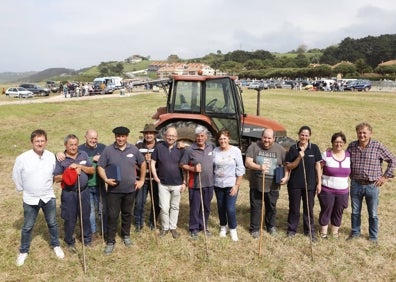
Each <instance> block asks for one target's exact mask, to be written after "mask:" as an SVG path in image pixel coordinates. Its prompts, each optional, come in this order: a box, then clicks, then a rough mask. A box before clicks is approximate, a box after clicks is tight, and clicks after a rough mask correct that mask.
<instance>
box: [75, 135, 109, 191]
mask: <svg viewBox="0 0 396 282" xmlns="http://www.w3.org/2000/svg"><path fill="white" fill-rule="evenodd" d="M105 147H106V145H105V144H102V143H97V145H96V147H95V148H91V147H88V146H87V145H86V144H85V143H84V144H81V145H80V146H78V150H79V151H84V152H86V153H87V154H88V156H89V160H90V161H91V162H92V165H93V166H94V167H95V173H93V174H90V175H89V176H88V186H98V184H99V182H98V181H99V180H100V177H98V176H97V173H96V166H97V163H96V162H94V161H93V157H94V156H96V155H100V154H101V153H102V152H103V150H104V148H105Z"/></svg>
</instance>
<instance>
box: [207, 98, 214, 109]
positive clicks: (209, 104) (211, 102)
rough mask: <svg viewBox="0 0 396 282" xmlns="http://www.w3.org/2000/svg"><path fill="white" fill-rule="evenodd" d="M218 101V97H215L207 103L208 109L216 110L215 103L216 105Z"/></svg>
mask: <svg viewBox="0 0 396 282" xmlns="http://www.w3.org/2000/svg"><path fill="white" fill-rule="evenodd" d="M216 103H217V98H214V99H213V100H211V101H210V102H209V103H208V104H206V108H207V109H208V110H212V111H213V110H214V109H215V106H214V105H216Z"/></svg>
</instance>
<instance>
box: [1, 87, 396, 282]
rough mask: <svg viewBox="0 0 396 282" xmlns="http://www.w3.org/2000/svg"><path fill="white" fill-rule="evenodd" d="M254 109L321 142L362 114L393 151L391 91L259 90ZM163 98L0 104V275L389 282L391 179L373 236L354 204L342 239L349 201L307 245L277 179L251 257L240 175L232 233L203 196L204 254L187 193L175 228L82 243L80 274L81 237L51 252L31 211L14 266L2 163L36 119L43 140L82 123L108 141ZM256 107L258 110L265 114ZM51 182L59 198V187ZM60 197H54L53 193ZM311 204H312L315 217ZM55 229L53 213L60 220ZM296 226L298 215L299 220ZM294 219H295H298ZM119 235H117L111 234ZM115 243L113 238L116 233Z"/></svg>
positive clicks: (12, 202)
mask: <svg viewBox="0 0 396 282" xmlns="http://www.w3.org/2000/svg"><path fill="white" fill-rule="evenodd" d="M243 95H244V101H245V108H246V109H247V112H249V113H255V101H256V97H255V92H249V91H246V92H245V93H244V94H243ZM261 101H262V104H261V113H263V115H265V116H267V117H269V118H272V119H276V120H278V121H280V122H281V123H283V124H284V125H285V126H286V127H287V128H288V132H289V136H291V137H296V136H297V130H298V128H299V127H300V126H301V125H304V124H307V125H309V126H311V128H312V130H313V135H312V141H313V142H314V143H317V144H318V145H319V146H320V148H321V149H322V150H323V149H325V148H326V147H327V146H329V143H330V142H329V139H330V136H331V134H332V133H334V132H335V131H338V130H342V131H344V132H345V133H346V135H347V138H348V140H349V141H351V140H353V139H355V134H354V126H355V125H356V124H357V123H358V122H361V121H364V120H365V121H368V122H370V123H371V124H372V125H373V127H374V137H375V138H376V139H378V140H380V141H382V142H383V143H384V144H385V145H386V146H387V147H388V148H389V149H391V150H392V152H394V153H396V123H395V122H394V117H395V115H394V109H395V108H396V105H395V104H396V102H395V101H396V100H395V94H394V93H379V92H369V93H323V92H320V93H312V92H306V91H304V92H291V91H286V90H274V91H264V92H262V99H261ZM164 103H165V99H164V96H163V95H162V94H147V95H146V94H145V95H139V96H133V97H122V98H115V99H100V100H89V101H83V100H77V99H75V100H68V102H59V103H48V104H24V105H3V106H0V108H1V111H0V120H1V121H0V129H1V130H0V136H1V140H2V142H1V143H0V160H1V162H0V179H1V180H0V192H1V195H2V196H1V199H0V238H2V240H1V245H0V254H1V255H0V280H2V281H33V280H34V281H131V280H132V281H186V280H187V281H192V280H195V281H346V280H348V281H366V280H369V281H395V280H396V270H395V260H396V257H395V256H396V250H395V246H396V236H395V234H396V220H395V217H394V214H395V209H394V202H395V200H396V196H395V192H394V191H395V188H396V187H395V183H394V181H393V182H389V183H387V184H386V185H385V186H384V187H383V188H381V190H382V193H381V196H380V197H381V199H380V209H379V217H380V235H379V238H380V245H379V246H373V245H371V244H369V242H368V240H367V229H368V226H367V213H366V210H365V209H364V210H363V219H362V222H363V226H362V227H363V235H364V236H363V238H361V239H358V240H356V241H353V242H346V241H345V238H346V237H347V235H348V233H349V231H350V208H348V209H347V210H346V212H345V216H344V222H343V225H342V228H341V236H340V238H339V239H333V238H330V239H329V240H327V241H320V242H318V243H316V244H314V246H313V260H311V248H310V244H309V241H308V239H307V238H306V237H304V236H301V235H298V236H297V237H296V238H295V239H293V240H289V239H287V238H286V236H285V230H286V218H287V205H288V200H287V191H286V187H284V188H282V190H281V196H280V199H279V202H278V208H279V210H278V229H279V235H278V236H276V237H270V236H269V235H267V234H264V240H263V255H262V256H261V257H258V240H253V239H252V238H251V236H250V235H249V233H248V227H249V200H248V183H247V181H246V180H244V181H243V185H242V189H241V192H240V196H239V199H238V202H237V205H238V207H237V209H238V210H237V216H238V221H239V227H238V228H239V229H238V230H239V237H240V241H239V242H236V243H234V242H231V240H230V239H229V238H227V239H222V238H219V237H218V236H217V232H218V230H217V228H218V219H217V211H216V200H215V198H214V199H213V202H212V211H213V212H212V215H211V217H210V220H209V228H210V230H211V231H212V232H213V233H214V236H212V237H211V238H208V249H209V257H208V258H206V256H205V244H204V240H203V237H201V238H200V239H199V240H198V241H192V240H191V239H190V238H189V236H188V235H189V234H188V199H187V194H184V195H183V197H182V203H181V212H180V218H179V228H180V232H181V234H182V236H181V237H180V238H179V239H178V240H173V239H172V238H171V236H168V237H166V238H162V239H159V240H158V245H157V244H156V243H155V242H156V241H155V237H154V234H153V233H152V232H150V231H149V230H148V229H147V228H145V229H143V232H142V233H141V234H139V235H137V234H135V233H132V234H131V235H132V238H133V241H134V245H133V247H132V248H130V249H127V248H125V247H124V246H123V245H122V244H121V243H118V244H117V245H116V249H115V252H114V253H113V254H112V255H111V256H105V255H103V245H102V244H101V243H97V244H95V245H94V246H93V247H92V248H89V249H86V253H87V263H88V273H87V274H84V273H83V268H82V263H81V262H82V257H81V245H79V244H78V245H77V248H78V250H79V254H78V255H73V254H69V253H67V252H66V258H65V259H64V260H63V261H60V260H58V259H56V257H55V255H54V254H53V253H52V251H51V250H50V248H49V246H48V234H47V228H46V224H45V221H44V219H43V216H42V214H41V213H40V215H39V217H38V221H37V223H36V226H35V229H34V232H33V240H32V246H31V250H30V254H29V257H28V259H27V260H26V263H25V265H24V266H22V267H20V268H17V267H16V266H15V258H16V255H17V253H18V247H19V240H20V229H21V226H22V223H23V214H22V197H21V194H18V193H17V192H15V189H14V186H13V183H12V181H11V177H10V175H11V170H12V165H13V162H14V160H15V157H16V156H17V155H18V154H19V153H21V152H22V151H24V150H26V149H28V148H29V140H28V139H29V134H30V132H31V131H32V130H34V129H36V128H44V129H46V130H47V131H48V133H49V146H48V147H49V149H50V150H52V151H58V150H61V149H62V148H63V146H62V139H63V137H64V136H65V135H66V134H68V133H72V132H73V133H76V134H77V135H78V136H80V137H81V138H82V136H83V134H84V131H85V130H86V129H87V128H89V127H93V128H96V129H98V131H99V134H100V136H99V137H100V141H101V142H103V143H106V144H108V143H111V142H112V141H113V136H112V134H111V129H112V128H113V127H115V126H118V125H126V126H128V127H129V128H130V129H131V135H130V138H129V140H130V141H131V142H135V141H136V139H137V138H138V137H139V135H140V134H139V130H141V129H142V128H143V126H144V124H145V123H147V122H150V120H151V119H150V117H151V115H152V113H153V112H154V111H155V109H156V108H157V107H158V106H161V105H163V104H164ZM264 113H265V114H264ZM55 187H56V194H57V197H58V199H59V196H60V189H59V187H58V186H55ZM58 205H59V200H58ZM318 214H319V204H318V202H317V203H316V205H315V218H317V215H318ZM59 224H60V229H61V232H60V235H61V239H62V238H63V227H62V220H61V219H59ZM300 225H301V223H300ZM300 228H301V226H300ZM118 239H119V238H118ZM118 242H119V240H118Z"/></svg>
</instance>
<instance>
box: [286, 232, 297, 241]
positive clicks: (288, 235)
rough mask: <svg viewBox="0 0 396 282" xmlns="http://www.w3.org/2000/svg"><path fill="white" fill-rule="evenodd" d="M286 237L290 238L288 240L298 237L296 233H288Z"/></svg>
mask: <svg viewBox="0 0 396 282" xmlns="http://www.w3.org/2000/svg"><path fill="white" fill-rule="evenodd" d="M286 236H287V237H288V238H290V239H291V238H294V237H296V233H294V232H287V233H286Z"/></svg>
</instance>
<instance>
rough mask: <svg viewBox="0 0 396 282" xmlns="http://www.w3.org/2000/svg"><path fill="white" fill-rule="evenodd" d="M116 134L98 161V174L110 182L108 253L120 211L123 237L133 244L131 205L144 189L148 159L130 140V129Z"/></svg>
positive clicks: (107, 182)
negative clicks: (137, 191)
mask: <svg viewBox="0 0 396 282" xmlns="http://www.w3.org/2000/svg"><path fill="white" fill-rule="evenodd" d="M113 133H114V136H115V142H114V143H113V144H111V145H109V146H107V147H106V148H105V149H104V150H103V152H102V154H101V156H100V158H99V160H98V173H99V175H100V177H102V179H103V180H104V182H105V183H106V184H107V185H108V194H107V216H108V219H107V220H108V222H107V244H106V247H105V250H104V253H105V254H111V253H112V252H113V250H114V245H115V236H116V231H117V223H118V217H119V214H120V212H121V236H122V240H123V242H124V244H125V246H127V247H130V246H131V244H132V241H131V238H130V230H131V222H132V206H133V203H134V201H135V192H136V190H138V189H140V188H142V186H143V184H144V179H145V175H146V162H145V160H144V157H143V155H142V154H141V153H140V152H139V149H138V148H137V147H136V146H135V145H133V144H130V143H128V142H127V140H128V135H129V129H128V128H127V127H124V126H119V127H116V128H114V129H113ZM136 167H139V169H140V178H139V179H140V180H137V178H136ZM110 168H111V170H110ZM114 168H115V169H114ZM114 171H115V172H114ZM110 172H112V173H110Z"/></svg>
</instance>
